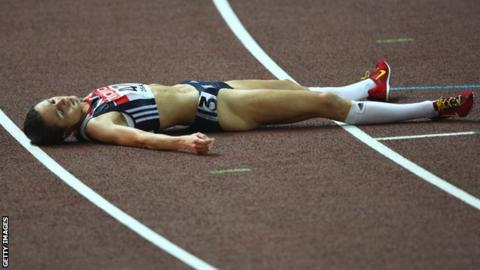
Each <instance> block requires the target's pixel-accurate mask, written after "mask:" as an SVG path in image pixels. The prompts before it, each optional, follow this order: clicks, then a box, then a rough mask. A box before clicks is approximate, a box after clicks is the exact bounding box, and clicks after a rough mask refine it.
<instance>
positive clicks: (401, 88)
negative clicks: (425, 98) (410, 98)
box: [390, 84, 480, 91]
mask: <svg viewBox="0 0 480 270" xmlns="http://www.w3.org/2000/svg"><path fill="white" fill-rule="evenodd" d="M471 88H480V84H452V85H429V86H397V87H391V88H390V90H393V91H405V90H419V91H424V90H449V89H471Z"/></svg>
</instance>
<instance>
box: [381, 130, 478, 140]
mask: <svg viewBox="0 0 480 270" xmlns="http://www.w3.org/2000/svg"><path fill="white" fill-rule="evenodd" d="M478 134H480V132H478V131H466V132H452V133H436V134H422V135H410V136H393V137H379V138H373V139H375V140H377V141H394V140H411V139H424V138H435V137H453V136H470V135H478Z"/></svg>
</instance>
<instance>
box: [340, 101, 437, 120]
mask: <svg viewBox="0 0 480 270" xmlns="http://www.w3.org/2000/svg"><path fill="white" fill-rule="evenodd" d="M436 116H438V112H437V111H436V110H435V109H434V108H433V101H424V102H418V103H409V104H391V103H384V102H374V101H359V102H357V101H352V106H351V107H350V111H349V112H348V115H347V118H346V119H345V121H344V122H345V123H348V124H380V123H393V122H400V121H407V120H413V119H420V118H434V117H436Z"/></svg>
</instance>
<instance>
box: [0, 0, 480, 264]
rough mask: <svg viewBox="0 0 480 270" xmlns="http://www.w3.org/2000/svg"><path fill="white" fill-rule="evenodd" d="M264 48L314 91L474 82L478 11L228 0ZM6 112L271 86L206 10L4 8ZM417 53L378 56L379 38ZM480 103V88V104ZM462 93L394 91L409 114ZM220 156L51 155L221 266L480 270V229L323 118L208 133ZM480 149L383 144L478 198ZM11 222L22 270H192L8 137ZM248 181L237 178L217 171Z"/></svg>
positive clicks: (2, 200)
mask: <svg viewBox="0 0 480 270" xmlns="http://www.w3.org/2000/svg"><path fill="white" fill-rule="evenodd" d="M231 4H232V7H233V9H234V10H235V12H236V13H237V14H238V16H239V18H240V20H241V21H242V22H243V23H244V24H245V27H246V28H247V30H248V31H249V32H250V33H251V34H252V36H253V37H254V38H255V39H256V40H257V42H258V43H259V44H260V45H261V46H262V47H263V48H264V49H265V51H266V52H267V53H268V54H269V55H270V56H271V57H272V58H273V59H274V60H275V61H276V62H277V63H278V64H279V65H280V66H281V67H282V68H284V69H285V70H286V71H287V72H288V73H289V74H290V75H291V76H292V77H293V78H295V79H296V80H297V81H298V82H300V83H302V84H304V85H343V84H348V83H351V82H354V81H356V80H358V78H359V76H360V75H361V74H362V73H363V71H364V70H365V69H371V68H372V64H373V62H374V61H375V60H377V59H380V58H387V59H388V60H389V62H390V64H391V65H392V66H393V68H394V75H393V76H394V77H393V78H392V84H393V85H394V86H412V85H448V84H475V83H476V84H478V83H479V81H480V77H479V76H480V75H479V73H478V70H480V52H479V50H478V49H479V47H478V44H480V35H479V34H478V29H479V28H480V17H479V16H478V14H479V13H480V5H479V4H478V1H477V0H461V1H455V2H452V1H446V0H441V1H433V0H430V1H427V0H425V1H383V2H379V1H366V0H362V1H353V0H348V1H340V2H339V1H333V0H331V1H330V0H324V1H306V0H300V1H286V0H282V1H274V0H265V1H232V3H231ZM0 33H1V36H2V37H1V38H0V45H1V48H2V50H0V81H1V95H0V106H1V107H0V108H1V109H2V110H3V111H4V112H5V113H6V114H7V115H8V116H9V117H10V118H11V119H12V120H13V121H14V122H15V123H16V124H17V125H19V126H21V124H22V122H23V117H24V114H25V112H26V110H27V109H28V108H29V107H30V106H31V104H33V103H34V102H35V101H38V100H39V99H41V98H45V97H48V96H51V95H62V94H74V95H80V96H81V95H84V94H85V93H87V92H88V91H89V90H90V89H93V88H95V87H97V86H101V85H104V84H109V83H118V82H137V81H139V82H146V83H151V82H160V83H164V84H174V83H177V82H179V81H182V80H185V79H205V80H209V79H218V80H228V79H249V78H258V79H272V78H274V77H273V75H271V74H270V73H269V72H268V71H266V69H265V68H264V67H263V66H262V65H261V64H260V63H259V62H258V61H257V60H256V59H254V58H253V57H252V56H251V55H250V54H249V53H248V52H247V51H246V49H245V48H244V47H243V46H242V45H241V44H240V43H239V41H238V40H237V39H236V37H235V36H234V35H233V34H232V33H231V31H230V30H229V28H228V27H227V26H226V24H225V22H224V21H223V19H222V18H221V16H220V15H219V13H218V11H217V9H216V8H215V7H214V5H213V4H212V3H211V2H210V1H146V0H144V1H124V0H121V1H113V0H107V1H91V0H82V1H71V0H69V1H51V0H49V1H41V2H38V1H32V0H25V1H7V2H4V3H2V8H1V9H0ZM399 38H403V39H412V40H413V41H409V42H401V43H377V40H381V39H399ZM475 91H476V93H478V89H475ZM457 92H458V90H457V91H453V90H435V91H398V92H394V93H393V99H394V101H395V102H399V103H403V102H414V101H419V100H424V99H434V98H437V97H438V96H441V95H444V96H446V95H449V94H453V93H457ZM479 105H480V104H479V102H478V101H476V102H475V107H474V110H473V112H472V113H471V115H470V116H469V117H468V118H467V119H462V120H452V121H442V122H434V123H432V122H428V121H415V122H410V123H401V124H392V125H381V126H366V127H362V130H364V131H366V132H367V133H368V134H370V135H371V136H372V137H386V136H399V135H415V134H429V133H444V132H461V131H471V130H478V129H480V122H479V120H480V106H479ZM212 136H214V137H215V138H216V139H217V141H216V145H215V148H214V150H213V152H212V154H211V155H209V156H200V157H199V156H194V155H189V154H182V153H170V152H154V151H147V150H141V149H132V148H125V147H117V146H106V145H91V144H80V145H63V146H60V147H44V148H43V149H44V150H45V151H46V152H47V153H48V154H49V155H51V156H52V157H53V158H54V159H55V160H57V161H58V162H59V163H60V164H61V165H62V166H64V167H65V168H66V169H67V170H68V171H70V172H71V173H72V174H74V175H75V176H77V177H78V178H79V179H80V180H82V181H83V182H84V183H85V184H87V185H88V186H90V187H91V188H92V189H94V190H95V191H97V192H98V193H99V194H101V195H102V196H104V197H105V198H106V199H107V200H109V201H110V202H112V203H113V204H115V205H117V206H118V207H119V208H121V209H123V210H124V211H125V212H127V213H129V214H130V215H132V216H133V217H135V218H136V219H138V220H139V221H140V222H142V223H143V224H145V225H146V226H148V227H150V228H151V229H152V230H154V231H155V232H157V233H159V234H161V235H163V236H165V237H166V238H168V239H169V240H171V241H172V242H174V243H176V244H177V245H179V246H181V247H182V248H184V249H185V250H187V251H189V252H191V253H193V254H194V255H195V256H197V257H198V258H200V259H202V260H204V261H206V262H208V263H209V264H211V265H213V266H214V267H218V268H220V269H475V268H476V267H478V265H480V245H479V244H478V243H480V229H479V228H480V227H479V224H480V214H479V211H478V210H477V209H474V208H472V207H470V206H468V205H466V204H464V203H463V202H461V201H459V200H458V199H456V198H454V197H452V196H450V195H448V194H446V193H445V192H443V191H441V190H439V189H437V188H435V187H433V186H432V185H430V184H428V183H426V182H424V181H422V180H421V179H420V178H418V177H416V176H414V175H413V174H411V173H409V172H407V171H406V170H405V169H402V168H401V167H399V166H398V165H396V164H395V163H393V162H391V161H389V160H387V159H385V158H384V157H382V156H381V155H379V154H378V153H377V152H375V151H373V150H371V149H370V148H368V147H367V146H365V145H364V144H362V143H361V142H360V141H358V140H356V139H355V138H353V137H352V136H351V135H349V134H347V133H346V132H345V131H344V130H343V129H342V128H340V127H338V126H336V125H335V124H334V123H332V122H330V121H326V120H320V119H319V120H311V121H306V122H302V123H298V124H294V125H287V126H282V127H278V128H265V129H262V130H258V131H254V132H248V133H219V134H212ZM479 142H480V140H479V137H478V136H462V137H442V138H432V139H416V140H406V141H387V142H384V143H385V144H386V145H387V146H388V147H391V148H392V149H394V150H395V151H397V152H399V153H401V154H402V155H403V156H405V157H406V158H408V159H410V160H411V161H413V162H415V163H417V164H419V165H420V166H422V167H424V168H425V169H427V170H429V171H431V172H432V173H434V174H436V175H438V176H440V177H442V178H443V179H446V180H448V181H449V182H450V183H452V184H454V185H456V186H457V187H460V188H462V189H464V190H465V191H467V192H469V193H470V194H472V195H474V196H476V197H480V184H479V183H480V182H479V177H478V175H479V171H480V163H479V161H480V159H479V157H478V151H479V149H480V147H479V146H480V143H479ZM0 144H1V164H2V169H1V171H0V179H1V180H0V181H1V182H0V183H1V195H0V196H1V197H0V213H1V214H2V215H8V216H9V217H10V252H11V257H10V265H11V268H12V269H47V268H49V269H183V268H188V267H187V265H185V264H184V263H182V262H180V261H179V260H177V259H176V258H174V257H172V256H170V255H169V254H167V253H166V252H164V251H163V250H161V249H159V248H157V247H156V246H153V245H152V244H150V243H149V242H148V241H146V240H144V239H143V238H141V237H139V236H138V235H137V234H135V233H134V232H132V231H131V230H129V229H127V228H126V227H125V226H123V225H121V224H119V223H118V222H117V221H115V220H114V219H112V218H111V217H110V216H108V215H107V214H105V213H104V212H103V211H101V210H99V209H98V208H97V207H95V206H94V205H92V204H91V203H90V202H88V201H87V200H85V199H84V198H83V197H81V196H80V195H79V194H78V193H76V192H75V191H73V190H72V189H71V188H69V187H68V186H66V185H65V184H63V182H62V181H61V180H59V179H58V178H57V177H55V176H54V175H53V174H52V173H50V172H49V171H48V170H47V169H45V168H44V167H43V166H42V165H41V164H40V163H39V162H38V161H36V160H35V159H34V158H33V157H32V156H31V155H30V154H28V153H27V152H26V151H25V150H24V149H23V148H22V147H21V146H20V145H19V144H18V143H17V142H16V141H15V140H14V139H13V138H12V137H11V136H10V135H9V134H8V133H7V132H6V131H5V130H4V129H3V128H2V129H0ZM236 168H249V169H250V170H249V171H247V170H244V171H243V172H237V173H220V174H218V173H217V174H213V173H212V171H213V170H223V169H236Z"/></svg>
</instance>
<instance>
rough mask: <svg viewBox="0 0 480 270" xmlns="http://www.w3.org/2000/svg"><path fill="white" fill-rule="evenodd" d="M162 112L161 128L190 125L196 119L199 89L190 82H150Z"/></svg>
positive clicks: (159, 109) (159, 110)
mask: <svg viewBox="0 0 480 270" xmlns="http://www.w3.org/2000/svg"><path fill="white" fill-rule="evenodd" d="M149 86H150V89H151V90H152V92H153V95H154V96H155V102H156V103H157V108H158V112H159V114H160V129H166V128H169V127H172V126H175V125H190V124H191V123H193V121H194V120H195V114H196V110H197V102H198V91H197V90H196V89H195V88H194V87H193V86H191V85H188V84H176V85H173V86H166V85H160V84H150V85H149Z"/></svg>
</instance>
